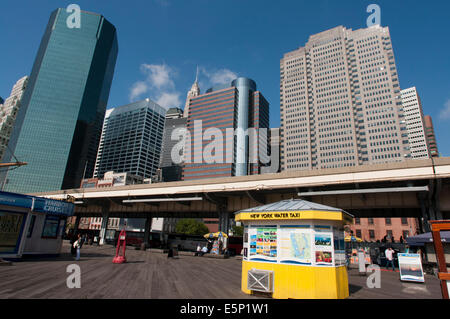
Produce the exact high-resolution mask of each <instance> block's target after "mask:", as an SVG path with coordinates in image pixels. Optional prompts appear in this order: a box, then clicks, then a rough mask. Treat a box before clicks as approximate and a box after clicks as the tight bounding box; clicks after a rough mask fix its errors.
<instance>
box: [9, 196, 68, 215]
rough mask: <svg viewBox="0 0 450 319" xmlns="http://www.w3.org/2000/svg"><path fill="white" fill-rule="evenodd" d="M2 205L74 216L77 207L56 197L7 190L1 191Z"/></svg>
mask: <svg viewBox="0 0 450 319" xmlns="http://www.w3.org/2000/svg"><path fill="white" fill-rule="evenodd" d="M0 205H5V206H12V207H21V208H29V209H31V210H32V211H34V212H40V213H47V214H51V215H63V216H73V214H74V207H75V205H74V204H72V203H68V202H64V201H60V200H56V199H48V198H43V197H34V196H28V195H21V194H14V193H7V192H0Z"/></svg>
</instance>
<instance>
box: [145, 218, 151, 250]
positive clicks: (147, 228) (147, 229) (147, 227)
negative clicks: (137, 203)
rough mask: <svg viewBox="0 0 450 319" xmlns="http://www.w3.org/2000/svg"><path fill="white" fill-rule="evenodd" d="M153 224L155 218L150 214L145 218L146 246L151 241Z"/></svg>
mask: <svg viewBox="0 0 450 319" xmlns="http://www.w3.org/2000/svg"><path fill="white" fill-rule="evenodd" d="M152 222H153V218H152V215H151V214H148V215H147V217H146V218H145V231H144V243H145V245H148V243H149V241H150V232H151V230H152Z"/></svg>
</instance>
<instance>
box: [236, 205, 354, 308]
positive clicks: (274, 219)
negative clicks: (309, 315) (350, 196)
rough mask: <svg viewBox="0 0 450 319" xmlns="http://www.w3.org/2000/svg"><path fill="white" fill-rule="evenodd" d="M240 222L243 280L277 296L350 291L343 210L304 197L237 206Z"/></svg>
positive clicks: (348, 219)
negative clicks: (302, 198) (242, 238)
mask: <svg viewBox="0 0 450 319" xmlns="http://www.w3.org/2000/svg"><path fill="white" fill-rule="evenodd" d="M235 220H236V221H237V222H241V223H243V224H244V252H243V260H242V286H241V289H242V291H243V292H245V293H246V294H253V293H255V292H259V293H260V292H263V293H266V294H269V295H271V296H272V297H273V298H277V299H288V298H292V299H344V298H347V297H348V296H349V287H348V275H347V268H346V257H345V247H344V236H345V235H344V225H345V224H351V223H353V216H352V215H350V214H348V213H347V212H345V211H343V210H341V209H338V208H333V207H329V206H324V205H320V204H315V203H311V202H308V201H304V200H296V199H292V200H284V201H281V202H278V203H274V204H269V205H264V206H260V207H256V208H252V209H246V210H242V211H239V212H237V213H236V214H235Z"/></svg>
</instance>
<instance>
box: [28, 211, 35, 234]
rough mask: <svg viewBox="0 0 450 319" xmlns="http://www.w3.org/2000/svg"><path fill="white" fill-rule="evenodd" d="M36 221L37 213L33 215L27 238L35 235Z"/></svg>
mask: <svg viewBox="0 0 450 319" xmlns="http://www.w3.org/2000/svg"><path fill="white" fill-rule="evenodd" d="M35 222H36V215H31V221H30V226H29V227H28V232H27V238H30V237H31V236H32V235H33V228H34V223H35Z"/></svg>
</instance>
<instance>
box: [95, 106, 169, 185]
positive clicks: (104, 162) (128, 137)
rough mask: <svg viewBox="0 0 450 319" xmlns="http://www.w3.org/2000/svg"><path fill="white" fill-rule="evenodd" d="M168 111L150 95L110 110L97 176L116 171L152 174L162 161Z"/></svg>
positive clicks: (107, 115) (100, 149) (149, 176)
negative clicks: (148, 97) (160, 160)
mask: <svg viewBox="0 0 450 319" xmlns="http://www.w3.org/2000/svg"><path fill="white" fill-rule="evenodd" d="M165 115H166V110H165V109H164V108H162V107H161V106H159V105H158V104H156V103H155V102H153V101H152V100H150V99H145V100H143V101H139V102H135V103H131V104H128V105H124V106H119V107H116V108H113V109H109V110H107V111H106V116H105V121H104V123H103V131H102V135H101V140H100V146H99V149H98V154H97V161H96V163H95V172H94V177H99V178H103V175H104V174H105V173H106V172H109V171H113V172H115V173H130V174H133V175H137V176H141V177H143V178H151V177H152V176H153V175H154V174H155V173H156V170H157V169H158V165H159V159H160V155H161V144H162V136H163V132H164V118H165Z"/></svg>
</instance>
